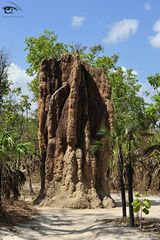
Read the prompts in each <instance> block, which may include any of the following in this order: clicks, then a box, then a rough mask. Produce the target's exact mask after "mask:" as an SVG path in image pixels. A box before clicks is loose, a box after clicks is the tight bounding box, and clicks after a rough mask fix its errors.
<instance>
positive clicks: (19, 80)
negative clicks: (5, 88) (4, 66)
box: [9, 63, 33, 97]
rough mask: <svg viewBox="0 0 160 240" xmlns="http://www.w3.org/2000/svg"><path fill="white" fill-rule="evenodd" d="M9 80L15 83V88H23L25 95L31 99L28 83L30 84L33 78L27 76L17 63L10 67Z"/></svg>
mask: <svg viewBox="0 0 160 240" xmlns="http://www.w3.org/2000/svg"><path fill="white" fill-rule="evenodd" d="M9 78H10V80H11V81H12V82H13V87H15V88H16V87H21V90H22V94H23V95H28V96H29V97H31V96H32V93H31V92H30V91H29V89H28V86H27V83H30V82H31V80H32V79H33V78H32V77H29V76H28V75H27V74H26V71H25V69H23V68H21V67H20V66H18V65H16V64H15V63H11V65H10V67H9Z"/></svg>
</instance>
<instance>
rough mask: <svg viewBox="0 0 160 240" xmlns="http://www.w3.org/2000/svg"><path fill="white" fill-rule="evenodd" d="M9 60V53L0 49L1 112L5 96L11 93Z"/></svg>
mask: <svg viewBox="0 0 160 240" xmlns="http://www.w3.org/2000/svg"><path fill="white" fill-rule="evenodd" d="M8 68H9V60H8V54H7V52H6V51H4V50H0V113H1V111H2V103H3V98H4V97H5V96H6V95H7V94H8V93H9V90H10V84H11V83H10V81H9V76H8Z"/></svg>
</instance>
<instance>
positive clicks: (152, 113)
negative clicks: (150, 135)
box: [146, 73, 160, 128]
mask: <svg viewBox="0 0 160 240" xmlns="http://www.w3.org/2000/svg"><path fill="white" fill-rule="evenodd" d="M148 82H149V83H150V85H151V86H152V87H153V89H154V95H152V96H151V98H152V102H151V103H150V104H148V106H147V108H146V114H147V115H148V118H149V119H150V121H151V122H152V127H153V128H155V127H156V128H157V127H158V128H160V122H159V119H160V74H159V73H157V74H155V75H151V76H149V77H148ZM148 95H150V94H149V93H148Z"/></svg>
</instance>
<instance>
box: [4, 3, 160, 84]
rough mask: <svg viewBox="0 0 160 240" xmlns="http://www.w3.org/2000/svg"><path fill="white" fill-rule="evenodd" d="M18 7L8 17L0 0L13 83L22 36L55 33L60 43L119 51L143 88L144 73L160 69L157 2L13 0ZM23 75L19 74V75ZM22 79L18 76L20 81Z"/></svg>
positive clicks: (20, 69) (20, 62) (22, 56)
mask: <svg viewBox="0 0 160 240" xmlns="http://www.w3.org/2000/svg"><path fill="white" fill-rule="evenodd" d="M11 1H12V3H15V4H17V5H18V6H19V7H20V8H21V9H22V11H19V12H18V11H17V12H14V13H13V14H12V17H11V15H9V14H8V15H7V14H5V13H4V10H3V9H2V8H3V7H4V6H6V5H11V4H10V3H9V2H7V1H5V0H0V6H1V9H0V10H1V12H0V29H1V36H0V47H1V48H2V47H4V48H6V49H7V50H8V51H9V53H10V59H11V60H10V61H11V62H12V63H13V64H12V65H13V66H14V69H15V71H17V72H16V73H15V74H14V76H12V77H13V79H14V81H15V82H18V81H20V82H21V84H22V85H23V83H24V82H25V81H27V80H29V79H28V78H27V76H25V72H24V70H25V68H26V67H27V63H26V53H25V52H24V48H25V42H24V41H25V37H27V36H38V35H40V34H41V33H43V30H44V29H46V28H47V29H49V30H52V31H54V32H55V33H56V34H57V35H58V40H59V41H62V42H64V43H81V44H82V45H88V46H91V45H94V44H99V43H100V44H102V46H103V47H104V50H105V54H107V55H109V56H111V55H112V54H114V53H118V54H119V56H120V59H119V65H120V66H125V67H129V68H133V69H134V70H135V71H136V72H137V73H138V79H139V80H140V81H141V82H142V83H143V85H144V88H145V86H146V88H147V83H146V82H147V80H146V78H147V76H148V75H150V74H154V73H157V72H160V63H159V61H160V0H148V1H147V0H146V1H145V0H79V1H78V0H57V1H56V0H45V1H43V0H11ZM21 73H22V74H21ZM20 78H21V79H20Z"/></svg>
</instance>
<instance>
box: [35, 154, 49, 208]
mask: <svg viewBox="0 0 160 240" xmlns="http://www.w3.org/2000/svg"><path fill="white" fill-rule="evenodd" d="M45 162H46V152H45V151H44V152H43V153H41V159H40V179H41V187H40V191H39V194H38V196H37V197H36V198H35V200H34V201H33V203H34V204H39V203H40V202H41V201H42V200H43V199H44V197H45V194H46V192H45V178H46V171H45Z"/></svg>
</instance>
